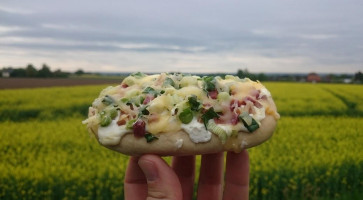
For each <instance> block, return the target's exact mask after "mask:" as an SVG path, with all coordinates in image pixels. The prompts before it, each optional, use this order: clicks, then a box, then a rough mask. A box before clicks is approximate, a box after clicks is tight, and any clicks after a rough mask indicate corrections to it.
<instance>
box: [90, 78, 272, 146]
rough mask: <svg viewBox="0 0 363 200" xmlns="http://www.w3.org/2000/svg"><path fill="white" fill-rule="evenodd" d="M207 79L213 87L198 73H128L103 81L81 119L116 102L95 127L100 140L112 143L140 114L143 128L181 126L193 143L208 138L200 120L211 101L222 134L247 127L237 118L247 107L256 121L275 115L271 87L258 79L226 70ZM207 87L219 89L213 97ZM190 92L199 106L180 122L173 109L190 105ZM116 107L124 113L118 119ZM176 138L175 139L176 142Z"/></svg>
mask: <svg viewBox="0 0 363 200" xmlns="http://www.w3.org/2000/svg"><path fill="white" fill-rule="evenodd" d="M209 84H213V86H214V88H215V89H214V91H212V90H211V89H210V88H207V86H208V84H207V83H206V82H205V80H204V79H203V78H201V77H199V76H184V75H181V74H166V73H162V74H155V75H150V76H147V75H144V74H135V75H131V76H128V77H126V78H125V79H124V80H123V82H122V83H121V85H118V86H115V87H107V88H106V89H104V90H103V91H102V92H101V93H100V95H99V97H98V98H97V99H95V100H94V102H93V103H92V113H93V114H90V116H89V118H88V119H87V120H85V121H84V123H87V124H88V126H94V125H95V124H100V123H102V120H100V116H101V114H102V113H103V115H105V110H106V111H107V109H108V110H111V109H115V108H118V109H119V110H120V112H118V117H117V118H116V119H114V120H112V122H111V123H109V125H107V126H105V127H101V126H100V128H99V129H98V138H99V140H100V142H101V143H102V144H104V145H115V144H117V143H118V142H119V141H120V139H121V138H122V136H123V135H124V134H126V133H130V132H132V130H127V129H126V127H125V124H126V123H127V122H128V121H129V120H131V119H133V120H143V121H144V122H145V123H146V126H145V130H146V132H149V133H152V134H163V133H168V132H176V131H179V130H184V131H185V132H187V133H188V135H189V137H190V139H191V140H192V141H193V142H195V143H199V142H207V141H209V140H210V138H211V134H212V133H211V132H210V131H209V130H206V128H205V126H204V124H203V123H201V122H200V121H201V120H200V119H201V116H202V114H203V113H202V112H203V110H204V111H205V110H207V109H209V108H211V107H213V108H214V110H215V111H216V112H220V118H219V119H220V121H219V122H218V121H217V125H218V126H219V127H220V128H221V129H223V130H224V131H225V133H226V134H227V135H228V136H230V135H231V134H232V132H236V131H237V132H238V131H244V132H247V128H246V127H245V126H244V125H243V123H242V122H241V121H240V120H239V119H238V118H237V117H238V115H240V114H241V113H242V112H246V111H247V112H249V115H250V116H251V117H252V118H253V119H254V120H256V121H257V123H259V124H260V121H261V120H263V119H264V118H265V116H266V115H273V116H275V118H278V117H279V115H278V113H277V112H276V110H275V109H274V108H271V107H269V103H270V102H269V101H272V100H269V99H270V98H271V93H270V92H269V91H268V90H267V89H266V88H265V87H264V86H263V85H262V84H261V83H259V82H254V81H251V80H249V79H247V78H245V79H240V78H238V77H235V76H229V75H227V76H226V77H225V79H222V78H220V77H215V78H213V80H212V81H211V82H210V83H209ZM212 89H213V88H212ZM212 93H217V94H221V95H219V96H218V99H216V97H215V96H213V94H212ZM106 96H107V98H108V99H107V101H105V98H106ZM191 96H196V97H197V100H198V102H200V104H201V105H200V108H201V109H200V110H199V111H193V115H194V116H193V120H192V121H191V122H190V123H187V124H183V123H182V122H181V120H180V119H179V114H180V113H181V112H182V111H183V110H184V109H187V108H190V105H189V102H188V98H189V97H191ZM145 110H147V112H145ZM121 113H122V115H123V116H124V117H123V118H122V120H121V121H119V120H120V119H119V115H120V114H121ZM106 114H107V113H106ZM125 115H126V116H128V117H125ZM198 119H199V120H198ZM236 120H237V121H236ZM181 144H182V142H178V146H179V145H181Z"/></svg>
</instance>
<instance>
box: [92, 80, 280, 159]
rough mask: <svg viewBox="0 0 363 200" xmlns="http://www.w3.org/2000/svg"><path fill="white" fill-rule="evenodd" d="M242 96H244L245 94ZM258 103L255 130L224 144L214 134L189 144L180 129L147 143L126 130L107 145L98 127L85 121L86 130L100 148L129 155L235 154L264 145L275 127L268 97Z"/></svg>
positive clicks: (228, 140) (234, 136) (161, 134)
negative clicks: (259, 113) (260, 109)
mask: <svg viewBox="0 0 363 200" xmlns="http://www.w3.org/2000/svg"><path fill="white" fill-rule="evenodd" d="M258 84H259V85H258V87H259V89H261V88H264V87H261V86H260V85H262V84H260V83H258ZM246 93H247V94H248V92H246ZM102 95H104V94H102ZM102 95H100V96H102ZM120 98H121V97H120ZM259 101H260V102H261V104H262V105H263V106H264V109H265V110H264V112H265V113H264V114H265V116H264V118H263V119H262V120H261V121H259V128H258V129H257V130H254V131H253V132H249V131H246V130H243V131H241V130H240V131H238V133H237V134H233V135H230V136H228V138H227V139H226V141H224V142H222V141H221V139H220V137H218V136H217V135H216V134H211V138H210V140H208V141H205V142H198V143H196V142H193V141H192V139H191V138H190V136H189V134H188V133H187V132H186V131H185V130H183V129H180V130H178V131H170V132H161V133H154V134H153V136H155V137H157V139H155V140H153V141H151V142H150V141H149V142H147V140H146V139H145V138H144V137H135V136H134V134H133V131H132V130H130V131H129V132H128V133H125V134H123V135H122V136H121V137H120V139H119V141H118V142H117V143H116V144H111V145H110V144H105V143H102V142H100V141H101V140H100V138H99V137H98V135H99V134H98V130H99V127H100V125H99V124H97V123H90V122H88V129H89V131H90V132H91V133H93V134H94V135H95V136H96V138H97V140H98V141H99V142H100V144H101V145H103V146H105V147H107V148H109V149H112V150H114V151H117V152H120V153H122V154H126V155H131V156H138V155H143V154H157V155H161V156H181V155H198V154H210V153H217V152H223V151H233V152H236V153H238V152H241V151H242V150H243V149H247V148H251V147H254V146H257V145H259V144H261V143H263V142H265V141H266V140H268V139H269V138H270V137H271V136H272V134H273V132H274V130H275V128H276V125H277V120H278V119H279V115H278V113H277V111H276V106H275V103H274V101H273V100H272V97H271V96H268V97H264V99H259ZM91 112H93V113H91ZM94 112H95V108H94V107H93V108H91V109H90V113H89V116H90V117H92V116H95V113H94ZM96 112H97V111H96ZM251 115H252V114H251ZM86 123H87V122H86Z"/></svg>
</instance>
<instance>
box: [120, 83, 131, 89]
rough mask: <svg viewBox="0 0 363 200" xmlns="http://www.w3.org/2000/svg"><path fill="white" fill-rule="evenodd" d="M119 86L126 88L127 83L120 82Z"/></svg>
mask: <svg viewBox="0 0 363 200" xmlns="http://www.w3.org/2000/svg"><path fill="white" fill-rule="evenodd" d="M121 87H122V88H127V87H129V85H127V84H126V83H122V84H121Z"/></svg>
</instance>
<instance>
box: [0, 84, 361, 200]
mask: <svg viewBox="0 0 363 200" xmlns="http://www.w3.org/2000/svg"><path fill="white" fill-rule="evenodd" d="M265 85H266V86H267V87H268V88H269V90H270V91H271V93H272V95H273V97H274V99H275V100H276V104H277V106H278V109H279V112H280V113H281V120H280V121H279V124H278V128H277V130H276V132H275V134H274V136H273V137H272V138H271V140H269V141H268V142H266V143H264V144H263V145H261V146H259V147H256V148H252V149H250V150H249V153H250V160H251V175H250V197H251V199H333V198H335V199H358V198H359V197H361V195H363V193H362V191H363V154H362V152H363V145H362V144H363V131H362V130H363V123H362V122H363V120H362V119H363V106H362V105H363V92H362V91H363V86H362V85H339V84H338V85H330V84H306V83H305V84H304V83H266V84H265ZM104 87H105V86H104V85H101V86H79V87H72V88H71V87H54V88H41V89H15V90H0V199H123V177H124V173H125V168H126V164H127V160H128V157H127V156H124V155H121V154H118V153H116V152H112V151H110V150H108V149H106V148H103V147H101V146H100V145H99V144H98V143H97V141H96V140H95V139H94V138H93V137H92V136H90V135H89V134H88V133H87V131H86V129H85V127H84V126H83V125H82V124H81V121H82V120H83V119H84V118H85V117H86V114H87V108H88V106H89V105H90V103H91V102H92V100H93V99H94V98H95V97H96V96H97V95H98V93H99V92H100V90H101V89H102V88H104ZM198 160H199V157H198Z"/></svg>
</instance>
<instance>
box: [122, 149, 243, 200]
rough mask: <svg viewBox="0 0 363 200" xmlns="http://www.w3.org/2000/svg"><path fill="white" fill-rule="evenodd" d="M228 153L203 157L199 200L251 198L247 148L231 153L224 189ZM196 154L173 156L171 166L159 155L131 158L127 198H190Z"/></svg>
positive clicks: (178, 199)
mask: <svg viewBox="0 0 363 200" xmlns="http://www.w3.org/2000/svg"><path fill="white" fill-rule="evenodd" d="M223 166H224V153H217V154H208V155H203V156H202V161H201V168H200V173H199V183H198V194H197V198H198V199H199V200H214V199H222V197H223V199H224V200H229V199H248V185H249V158H248V153H247V151H246V150H244V151H242V152H241V153H239V154H236V153H232V152H228V153H227V160H226V174H225V180H224V181H225V183H224V192H223ZM194 172H195V156H178V157H173V161H172V166H171V167H170V166H169V165H168V164H167V163H166V162H165V161H164V160H163V159H161V158H160V157H159V156H156V155H144V156H141V157H131V158H130V161H129V165H128V167H127V171H126V177H125V184H124V189H125V199H126V200H141V199H142V200H145V199H150V200H151V199H170V200H181V199H184V200H190V199H192V197H193V191H194V190H193V186H194V175H195V173H194Z"/></svg>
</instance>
